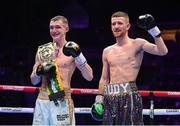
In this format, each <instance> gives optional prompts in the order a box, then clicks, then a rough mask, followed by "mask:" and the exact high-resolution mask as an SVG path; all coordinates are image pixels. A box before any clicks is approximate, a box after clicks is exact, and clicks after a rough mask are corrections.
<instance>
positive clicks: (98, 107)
mask: <svg viewBox="0 0 180 126" xmlns="http://www.w3.org/2000/svg"><path fill="white" fill-rule="evenodd" d="M103 99H104V97H103V96H102V95H97V96H96V99H95V103H94V104H93V105H92V107H91V116H92V117H93V119H95V120H97V121H102V119H103V113H104V105H103Z"/></svg>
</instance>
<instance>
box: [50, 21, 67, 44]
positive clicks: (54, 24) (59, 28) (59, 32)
mask: <svg viewBox="0 0 180 126" xmlns="http://www.w3.org/2000/svg"><path fill="white" fill-rule="evenodd" d="M49 30H50V35H51V37H52V38H53V40H54V41H57V40H59V39H60V38H62V36H65V34H66V32H68V30H69V29H68V27H67V25H66V24H64V23H63V22H62V21H61V20H57V21H51V22H50V25H49Z"/></svg>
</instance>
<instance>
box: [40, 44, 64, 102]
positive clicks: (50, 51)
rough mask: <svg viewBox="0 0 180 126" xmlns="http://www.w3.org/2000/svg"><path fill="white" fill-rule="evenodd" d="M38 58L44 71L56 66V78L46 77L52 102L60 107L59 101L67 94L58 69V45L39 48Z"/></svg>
mask: <svg viewBox="0 0 180 126" xmlns="http://www.w3.org/2000/svg"><path fill="white" fill-rule="evenodd" d="M38 57H39V59H40V63H41V65H42V66H43V67H44V69H48V68H49V66H55V68H56V69H55V71H54V73H53V75H54V76H52V77H50V78H49V77H46V76H45V77H46V80H47V84H46V90H47V92H48V96H49V99H50V101H54V103H55V104H56V105H58V102H57V100H63V99H64V96H65V93H64V88H63V85H62V80H61V78H60V71H59V69H58V65H57V61H56V43H54V42H49V43H47V44H44V45H41V46H39V47H38Z"/></svg>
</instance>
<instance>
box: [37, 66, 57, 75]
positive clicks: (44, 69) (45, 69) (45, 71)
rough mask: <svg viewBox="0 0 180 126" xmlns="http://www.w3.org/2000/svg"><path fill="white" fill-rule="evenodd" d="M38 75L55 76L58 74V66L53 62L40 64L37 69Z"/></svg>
mask: <svg viewBox="0 0 180 126" xmlns="http://www.w3.org/2000/svg"><path fill="white" fill-rule="evenodd" d="M36 74H37V75H38V76H41V75H44V76H46V77H47V78H54V77H55V76H56V66H55V65H54V64H52V63H48V64H44V65H41V64H40V65H39V66H38V67H37V69H36Z"/></svg>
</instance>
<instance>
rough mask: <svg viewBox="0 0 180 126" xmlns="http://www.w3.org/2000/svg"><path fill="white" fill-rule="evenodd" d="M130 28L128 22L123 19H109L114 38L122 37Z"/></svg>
mask: <svg viewBox="0 0 180 126" xmlns="http://www.w3.org/2000/svg"><path fill="white" fill-rule="evenodd" d="M129 27H130V24H129V22H128V21H127V19H126V18H124V17H113V18H112V19H111V30H112V33H113V35H114V37H116V38H117V37H122V36H124V35H125V34H126V33H127V31H128V29H129Z"/></svg>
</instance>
